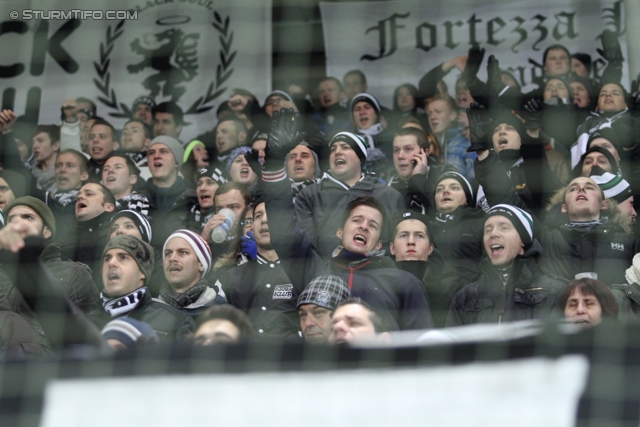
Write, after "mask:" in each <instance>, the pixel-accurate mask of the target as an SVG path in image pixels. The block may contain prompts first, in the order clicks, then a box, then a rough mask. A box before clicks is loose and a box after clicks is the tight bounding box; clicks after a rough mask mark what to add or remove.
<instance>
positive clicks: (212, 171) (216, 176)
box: [196, 166, 227, 185]
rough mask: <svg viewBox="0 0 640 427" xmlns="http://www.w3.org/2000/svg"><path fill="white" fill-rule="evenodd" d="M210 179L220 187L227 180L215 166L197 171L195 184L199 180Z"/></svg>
mask: <svg viewBox="0 0 640 427" xmlns="http://www.w3.org/2000/svg"><path fill="white" fill-rule="evenodd" d="M204 177H207V178H211V179H213V180H214V181H215V182H217V183H218V185H222V184H224V183H225V182H227V179H226V178H225V177H224V176H223V174H222V171H221V170H220V169H218V168H217V167H215V166H208V167H206V168H202V169H200V170H199V171H198V175H197V176H196V182H198V181H200V178H204Z"/></svg>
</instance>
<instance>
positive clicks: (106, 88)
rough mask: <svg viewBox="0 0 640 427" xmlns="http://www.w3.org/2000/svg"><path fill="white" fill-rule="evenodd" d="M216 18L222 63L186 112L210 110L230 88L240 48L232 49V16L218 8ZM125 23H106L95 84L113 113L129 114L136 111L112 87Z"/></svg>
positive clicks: (195, 112)
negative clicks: (115, 51) (112, 68)
mask: <svg viewBox="0 0 640 427" xmlns="http://www.w3.org/2000/svg"><path fill="white" fill-rule="evenodd" d="M213 18H214V20H213V22H212V23H211V25H212V26H213V28H215V29H216V31H217V32H218V40H219V41H220V52H219V56H220V63H219V64H218V66H217V68H216V75H215V78H214V79H213V80H212V81H211V83H210V84H209V87H208V88H207V91H206V93H205V95H204V96H201V97H200V98H198V99H196V100H195V101H194V102H193V104H191V106H190V107H189V108H188V109H187V110H186V111H185V114H200V113H204V112H206V111H209V110H211V109H212V108H213V107H214V106H213V105H211V103H212V102H213V101H215V100H216V99H217V98H218V97H220V95H222V94H223V93H224V92H225V91H226V90H227V88H226V87H225V86H224V84H225V83H226V81H227V80H229V78H230V77H231V75H232V74H233V68H232V67H231V66H232V64H233V60H234V59H235V57H236V54H237V53H238V51H234V50H232V47H233V31H231V30H230V26H229V17H228V16H227V17H225V18H224V19H223V18H222V16H220V14H219V13H218V12H213ZM124 23H125V21H124V20H122V21H120V22H118V23H117V24H116V25H115V26H109V27H107V32H106V37H105V39H104V40H103V41H102V42H100V61H99V62H97V61H94V62H93V66H94V67H95V70H96V73H97V75H98V78H94V79H93V83H94V84H95V85H96V88H97V89H98V90H99V91H100V92H101V93H102V96H99V97H98V100H99V101H100V102H102V103H103V104H104V105H106V106H107V107H109V108H112V109H114V110H116V111H115V112H110V113H109V115H110V116H111V117H118V118H129V117H131V116H132V115H133V112H132V111H131V108H130V107H129V106H128V105H126V104H125V103H123V102H118V97H117V95H116V91H115V90H114V89H113V88H112V87H111V71H110V69H109V67H110V65H111V53H112V51H113V48H114V46H115V42H116V40H118V38H120V36H122V34H123V33H124V28H123V27H124Z"/></svg>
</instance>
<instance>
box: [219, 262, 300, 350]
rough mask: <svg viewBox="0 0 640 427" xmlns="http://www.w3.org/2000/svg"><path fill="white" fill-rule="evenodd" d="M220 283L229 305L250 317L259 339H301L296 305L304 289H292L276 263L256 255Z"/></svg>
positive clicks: (294, 287)
mask: <svg viewBox="0 0 640 427" xmlns="http://www.w3.org/2000/svg"><path fill="white" fill-rule="evenodd" d="M219 281H220V283H221V284H222V289H223V291H224V293H225V295H226V296H227V299H228V301H229V304H231V305H233V306H234V307H236V308H239V309H240V310H242V311H244V312H245V313H247V314H248V315H249V318H250V319H251V323H252V324H253V327H254V330H255V331H256V335H257V336H258V337H264V338H280V339H290V340H299V339H300V335H299V333H298V331H300V320H299V318H298V312H297V309H296V303H297V301H298V296H299V295H300V293H301V292H302V291H303V290H304V286H294V284H293V282H292V281H291V280H289V277H287V274H286V273H285V271H284V269H283V268H282V265H281V264H280V262H279V261H269V260H267V259H266V258H263V257H261V256H260V255H258V259H257V260H251V261H249V262H247V263H244V264H242V265H239V266H237V267H233V268H231V269H229V270H227V271H226V272H225V274H223V275H222V276H221V277H220V279H219Z"/></svg>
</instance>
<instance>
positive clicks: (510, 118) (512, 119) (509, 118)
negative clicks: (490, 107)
mask: <svg viewBox="0 0 640 427" xmlns="http://www.w3.org/2000/svg"><path fill="white" fill-rule="evenodd" d="M503 123H506V124H508V125H511V126H513V127H514V128H515V130H516V131H517V132H518V135H520V138H521V139H522V138H524V135H525V134H526V130H525V128H524V123H523V122H522V120H520V119H519V118H518V117H517V116H516V115H515V114H513V112H511V111H510V110H506V109H500V110H499V111H497V112H496V114H494V116H493V118H492V120H491V132H489V140H491V135H493V130H494V129H495V128H496V126H498V125H501V124H503Z"/></svg>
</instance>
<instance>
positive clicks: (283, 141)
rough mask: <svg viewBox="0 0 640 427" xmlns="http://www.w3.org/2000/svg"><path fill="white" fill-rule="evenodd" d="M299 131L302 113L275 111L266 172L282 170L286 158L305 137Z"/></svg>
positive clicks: (270, 133)
mask: <svg viewBox="0 0 640 427" xmlns="http://www.w3.org/2000/svg"><path fill="white" fill-rule="evenodd" d="M299 130H300V113H296V112H294V111H293V110H292V109H282V110H280V111H279V112H278V111H274V113H273V115H272V116H271V130H270V131H269V137H268V138H267V147H266V149H265V156H264V159H265V169H266V170H278V169H281V168H282V166H283V162H284V157H285V156H286V155H287V153H289V151H291V150H292V149H293V148H294V147H295V146H296V145H298V144H299V143H300V142H301V141H302V140H303V139H304V137H305V134H304V133H300V132H299Z"/></svg>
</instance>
